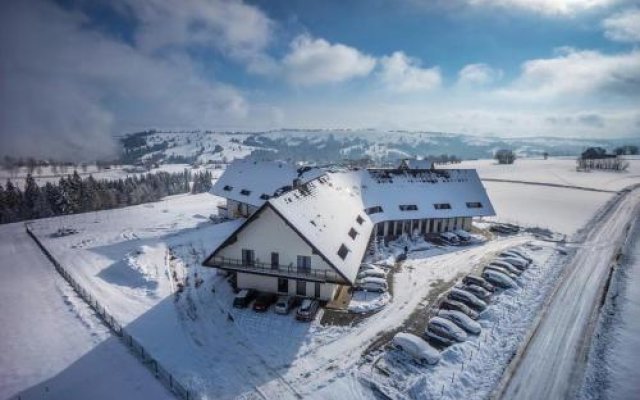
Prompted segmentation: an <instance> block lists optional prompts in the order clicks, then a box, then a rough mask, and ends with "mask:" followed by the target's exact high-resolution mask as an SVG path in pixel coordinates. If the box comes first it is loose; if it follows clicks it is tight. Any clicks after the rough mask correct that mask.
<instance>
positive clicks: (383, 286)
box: [356, 277, 388, 292]
mask: <svg viewBox="0 0 640 400" xmlns="http://www.w3.org/2000/svg"><path fill="white" fill-rule="evenodd" d="M356 289H357V290H366V291H367V292H386V291H387V289H388V286H387V281H386V280H385V279H384V278H374V277H366V278H362V279H360V280H357V281H356Z"/></svg>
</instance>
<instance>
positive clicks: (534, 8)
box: [464, 0, 620, 16]
mask: <svg viewBox="0 0 640 400" xmlns="http://www.w3.org/2000/svg"><path fill="white" fill-rule="evenodd" d="M464 1H465V2H466V3H468V4H470V5H472V6H489V7H500V8H505V9H521V10H524V11H530V12H535V13H539V14H545V15H557V16H571V15H574V14H576V13H578V12H582V11H588V10H592V9H596V8H604V7H607V6H611V5H613V4H616V3H619V2H620V0H464Z"/></svg>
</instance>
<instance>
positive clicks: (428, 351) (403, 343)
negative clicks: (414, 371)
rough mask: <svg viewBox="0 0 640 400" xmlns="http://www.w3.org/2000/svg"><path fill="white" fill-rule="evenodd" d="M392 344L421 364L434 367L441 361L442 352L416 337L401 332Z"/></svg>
mask: <svg viewBox="0 0 640 400" xmlns="http://www.w3.org/2000/svg"><path fill="white" fill-rule="evenodd" d="M392 342H393V345H394V346H395V347H396V348H398V349H399V350H402V351H404V352H406V353H408V354H409V355H410V356H411V357H413V358H415V359H416V360H418V361H420V362H423V363H427V364H431V365H433V364H437V363H438V361H440V352H439V351H438V350H436V349H434V348H433V347H431V346H430V345H429V343H427V342H425V341H424V340H422V339H421V338H419V337H418V336H416V335H412V334H410V333H404V332H400V333H397V334H396V335H395V336H394V337H393V341H392Z"/></svg>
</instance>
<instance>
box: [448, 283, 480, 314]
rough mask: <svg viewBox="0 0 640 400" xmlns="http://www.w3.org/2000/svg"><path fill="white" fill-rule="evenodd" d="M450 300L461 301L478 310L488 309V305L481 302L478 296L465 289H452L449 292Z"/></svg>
mask: <svg viewBox="0 0 640 400" xmlns="http://www.w3.org/2000/svg"><path fill="white" fill-rule="evenodd" d="M449 298H450V299H451V300H457V301H461V302H463V303H464V304H466V305H468V306H469V307H471V308H475V309H476V310H484V309H485V308H487V303H485V302H484V301H482V300H480V299H479V298H478V297H477V296H476V295H474V294H472V293H470V292H467V291H466V290H463V289H457V288H452V289H451V290H450V291H449Z"/></svg>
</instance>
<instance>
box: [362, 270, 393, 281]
mask: <svg viewBox="0 0 640 400" xmlns="http://www.w3.org/2000/svg"><path fill="white" fill-rule="evenodd" d="M386 276H387V273H386V272H384V271H383V270H381V269H379V268H377V269H367V270H364V271H360V273H358V277H357V279H364V278H383V279H384V277H386Z"/></svg>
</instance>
